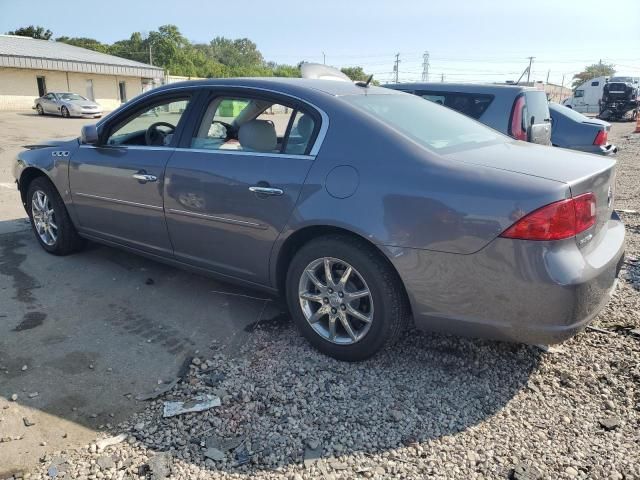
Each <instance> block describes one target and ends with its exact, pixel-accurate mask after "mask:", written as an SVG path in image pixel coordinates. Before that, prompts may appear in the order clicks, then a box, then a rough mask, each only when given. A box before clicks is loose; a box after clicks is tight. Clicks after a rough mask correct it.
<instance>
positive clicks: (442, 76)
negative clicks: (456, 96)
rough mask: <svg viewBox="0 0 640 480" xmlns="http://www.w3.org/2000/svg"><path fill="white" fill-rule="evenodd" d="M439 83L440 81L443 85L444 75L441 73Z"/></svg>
mask: <svg viewBox="0 0 640 480" xmlns="http://www.w3.org/2000/svg"><path fill="white" fill-rule="evenodd" d="M440 81H441V82H442V83H444V73H441V74H440Z"/></svg>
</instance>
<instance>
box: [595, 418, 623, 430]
mask: <svg viewBox="0 0 640 480" xmlns="http://www.w3.org/2000/svg"><path fill="white" fill-rule="evenodd" d="M599 423H600V425H601V426H602V428H604V429H605V430H607V431H610V430H615V429H616V428H618V427H619V426H620V424H621V423H622V422H621V421H620V419H619V418H617V417H607V418H603V419H602V420H600V421H599Z"/></svg>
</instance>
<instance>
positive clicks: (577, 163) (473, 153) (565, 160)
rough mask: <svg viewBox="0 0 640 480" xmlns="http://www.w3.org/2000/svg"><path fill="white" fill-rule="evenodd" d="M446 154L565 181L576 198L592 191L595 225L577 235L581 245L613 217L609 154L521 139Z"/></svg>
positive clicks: (455, 157) (467, 161)
mask: <svg viewBox="0 0 640 480" xmlns="http://www.w3.org/2000/svg"><path fill="white" fill-rule="evenodd" d="M447 157H450V158H451V159H455V160H458V161H462V162H465V163H472V164H476V165H482V166H486V167H492V168H497V169H500V170H507V171H511V172H516V173H521V174H523V175H530V176H534V177H540V178H546V179H548V180H554V181H557V182H562V183H566V184H567V185H568V187H569V188H570V194H571V195H572V196H574V197H576V196H578V195H580V194H582V193H587V192H592V193H593V194H594V195H595V196H596V216H597V218H596V224H595V225H594V226H593V227H592V228H590V229H588V230H587V231H585V232H583V233H582V234H580V235H578V237H577V241H578V243H579V244H580V245H581V246H582V245H586V244H587V243H588V242H589V241H591V239H592V238H593V237H595V236H596V235H597V234H598V232H599V231H600V230H601V229H602V227H603V226H604V225H606V223H607V222H608V220H609V218H610V217H611V212H612V210H613V197H614V194H615V191H614V190H615V165H616V161H615V160H613V159H611V158H610V157H601V156H596V155H590V154H587V153H580V152H576V151H571V150H564V149H560V148H550V147H543V146H539V145H535V144H531V143H526V142H518V141H508V142H504V143H500V144H494V145H489V146H486V147H481V148H476V149H469V150H466V151H461V152H456V153H455V154H450V155H447ZM540 206H542V205H540ZM589 235H591V236H590V237H589Z"/></svg>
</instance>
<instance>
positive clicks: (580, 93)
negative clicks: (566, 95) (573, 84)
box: [573, 90, 584, 98]
mask: <svg viewBox="0 0 640 480" xmlns="http://www.w3.org/2000/svg"><path fill="white" fill-rule="evenodd" d="M573 96H574V97H576V98H580V97H584V90H576V93H574V94H573Z"/></svg>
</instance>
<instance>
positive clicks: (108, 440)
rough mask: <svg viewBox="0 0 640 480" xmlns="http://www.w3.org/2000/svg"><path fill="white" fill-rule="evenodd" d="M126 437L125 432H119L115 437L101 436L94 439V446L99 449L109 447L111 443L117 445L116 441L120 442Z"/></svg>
mask: <svg viewBox="0 0 640 480" xmlns="http://www.w3.org/2000/svg"><path fill="white" fill-rule="evenodd" d="M126 439H127V434H126V433H121V434H120V435H116V436H115V437H109V438H103V439H102V440H98V441H96V447H97V448H98V449H99V450H104V449H105V448H107V447H111V446H113V445H117V444H118V443H122V442H124V441H125V440H126Z"/></svg>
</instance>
